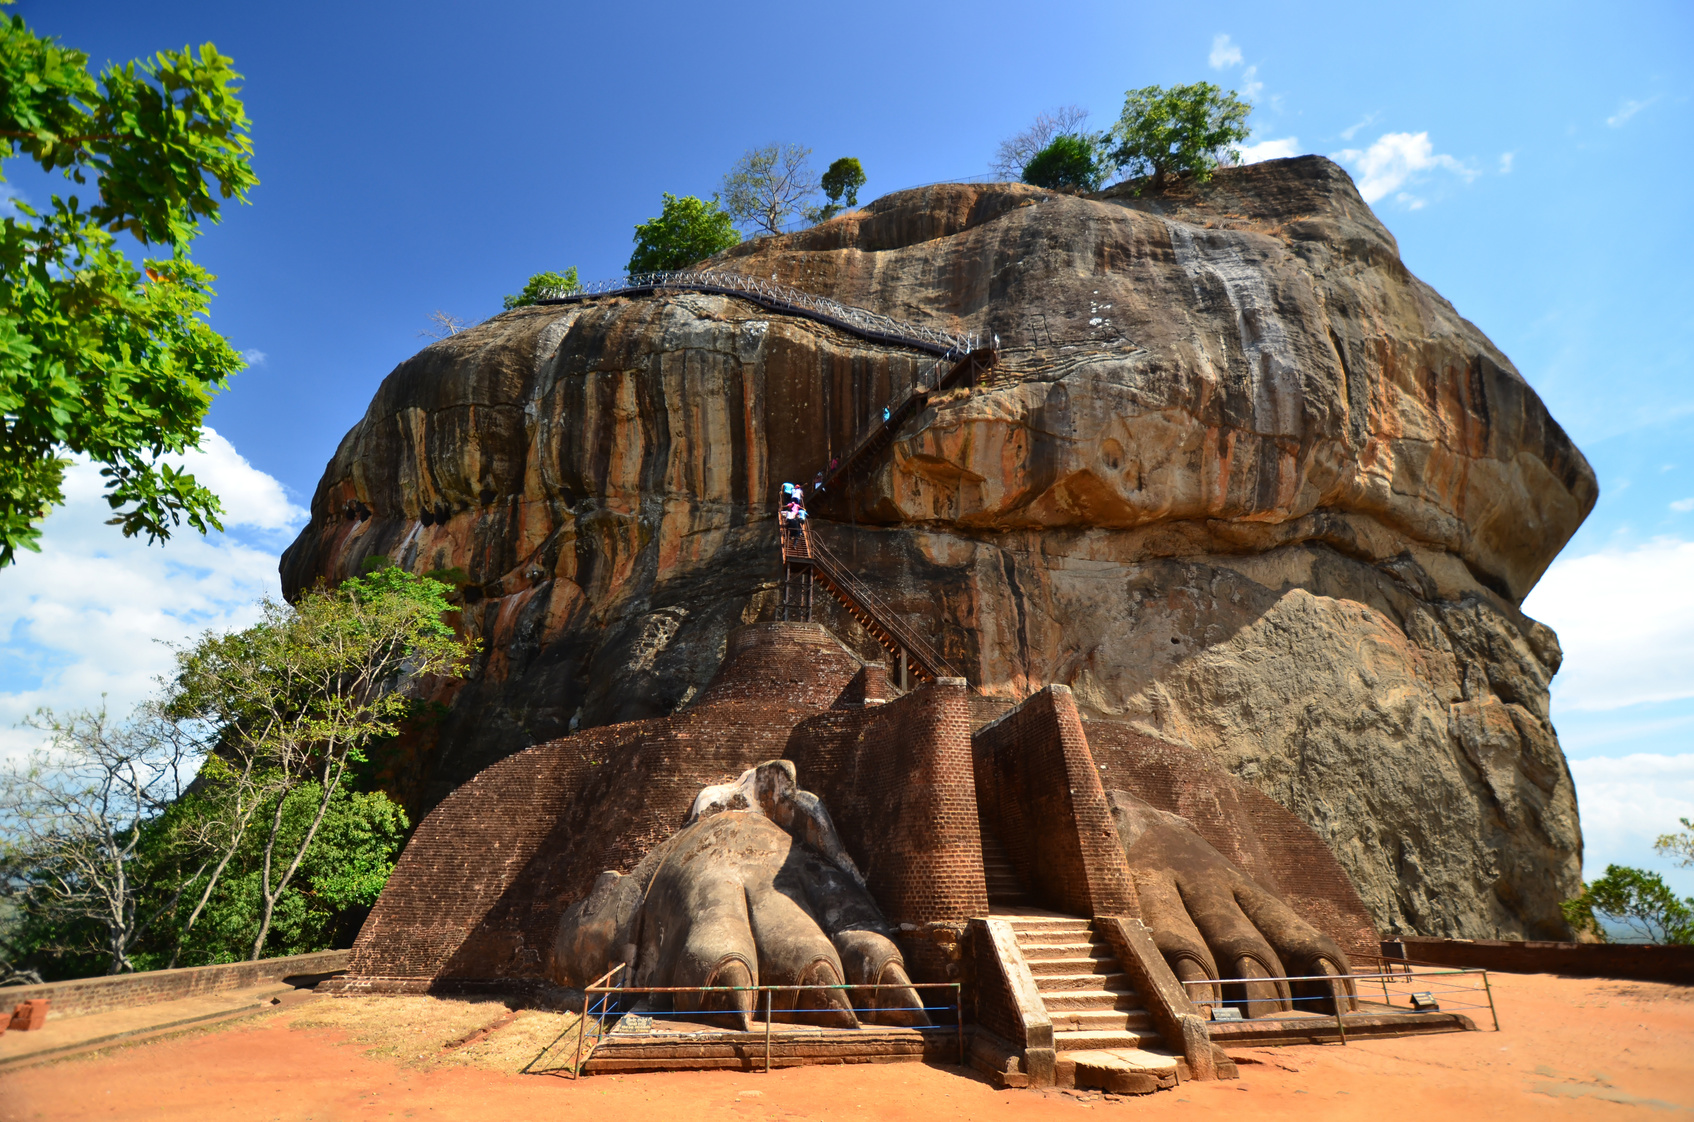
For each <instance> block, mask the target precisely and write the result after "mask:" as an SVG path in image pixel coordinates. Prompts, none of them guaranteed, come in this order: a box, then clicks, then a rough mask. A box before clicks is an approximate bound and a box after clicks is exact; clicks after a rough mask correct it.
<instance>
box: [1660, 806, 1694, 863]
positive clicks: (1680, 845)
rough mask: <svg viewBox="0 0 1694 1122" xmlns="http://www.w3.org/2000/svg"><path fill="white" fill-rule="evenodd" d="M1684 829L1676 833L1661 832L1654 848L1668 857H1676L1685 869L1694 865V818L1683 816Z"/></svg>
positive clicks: (1677, 861)
mask: <svg viewBox="0 0 1694 1122" xmlns="http://www.w3.org/2000/svg"><path fill="white" fill-rule="evenodd" d="M1680 821H1681V822H1682V829H1681V830H1679V831H1678V832H1676V833H1674V834H1660V835H1659V840H1658V841H1656V842H1654V843H1653V848H1654V849H1655V850H1657V851H1658V852H1660V853H1662V854H1664V855H1665V856H1666V857H1671V858H1675V860H1676V863H1677V864H1678V865H1680V866H1682V867H1683V868H1684V869H1686V868H1688V867H1690V866H1694V820H1691V819H1687V818H1683V819H1681V820H1680Z"/></svg>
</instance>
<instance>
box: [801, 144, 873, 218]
mask: <svg viewBox="0 0 1694 1122" xmlns="http://www.w3.org/2000/svg"><path fill="white" fill-rule="evenodd" d="M864 185H865V169H864V166H863V165H862V164H860V163H859V161H858V160H856V159H854V158H853V157H852V156H843V157H841V158H840V159H839V160H837V161H835V162H834V163H833V164H830V165H829V170H828V171H826V172H824V173H823V183H822V186H823V193H824V196H825V197H826V198H828V199H829V202H828V203H826V204H825V205H823V206H821V207H816V208H809V209H807V211H806V217H807V218H809V219H811V220H812V221H813V222H828V221H829V220H830V219H831V218H834V217H835V216H836V215H838V214H840V213H841V212H842V211H844V210H849V209H851V208H853V207H856V206H858V205H859V188H861V187H863V186H864Z"/></svg>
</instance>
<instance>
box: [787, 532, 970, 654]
mask: <svg viewBox="0 0 1694 1122" xmlns="http://www.w3.org/2000/svg"><path fill="white" fill-rule="evenodd" d="M801 533H802V534H803V535H804V537H805V538H806V542H807V546H808V548H809V551H810V552H811V555H812V564H813V565H814V566H815V567H816V568H817V569H818V571H819V572H821V573H822V574H823V576H824V583H825V584H826V585H827V586H829V588H830V591H832V592H834V593H835V594H836V595H837V596H840V597H843V598H845V599H851V600H855V601H857V602H858V603H857V605H856V606H857V607H858V608H859V609H860V610H861V611H863V612H864V613H865V614H866V615H868V616H870V617H871V618H873V619H875V620H876V622H877V625H878V626H880V627H881V628H883V629H884V630H885V631H887V632H888V634H889V636H890V637H891V638H892V639H893V640H894V641H895V642H896V643H898V644H899V645H900V646H901V647H902V648H904V649H905V651H906V655H907V658H908V660H915V661H916V662H917V663H918V671H919V673H920V674H921V675H923V676H924V677H928V678H956V677H958V676H959V675H958V674H957V673H955V672H954V670H953V668H952V667H951V666H949V665H947V661H946V660H945V659H943V658H942V657H941V655H940V654H939V653H937V652H936V650H935V649H934V648H933V647H931V646H930V645H929V644H928V643H926V642H924V641H923V640H922V639H920V638H918V636H917V635H916V634H915V633H913V632H912V631H911V630H909V629H908V628H907V627H906V625H905V624H903V623H901V622H900V618H899V617H898V616H897V615H895V614H894V610H893V609H892V608H890V607H889V606H888V605H887V604H885V603H883V602H882V600H881V598H880V597H878V596H877V595H876V593H874V592H872V591H871V590H870V588H869V587H868V586H867V585H866V584H865V582H864V581H862V580H860V579H859V578H858V577H856V576H854V575H853V574H852V572H851V571H849V570H848V568H847V566H845V565H843V564H842V563H841V559H840V558H838V557H836V556H835V554H834V553H832V552H831V551H830V550H829V548H828V547H827V546H825V545H824V544H823V542H821V541H819V540H818V539H817V538H815V537H813V536H812V535H811V530H810V527H809V526H802V527H801Z"/></svg>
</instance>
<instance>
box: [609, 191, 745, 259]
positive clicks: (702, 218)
mask: <svg viewBox="0 0 1694 1122" xmlns="http://www.w3.org/2000/svg"><path fill="white" fill-rule="evenodd" d="M740 240H741V235H740V234H738V233H736V232H735V226H734V223H733V222H732V220H731V219H730V216H729V215H728V214H727V213H725V212H724V211H723V209H722V208H720V207H719V206H718V200H717V197H716V196H713V197H712V201H711V202H706V201H705V200H704V199H697V198H695V197H694V196H693V195H684V196H683V197H682V198H680V199H679V198H677V197H676V196H675V195H673V194H671V193H670V192H668V191H667V192H665V206H664V210H663V211H662V212H661V213H660V214H659V216H658V217H657V218H649V219H648V220H647V221H645V222H643V223H641V224H640V225H639V226H637V227H636V228H635V252H634V253H632V254H630V255H629V264H628V265H626V266H625V269H626V270H627V271H628V272H630V273H663V272H669V271H670V270H672V269H686V268H687V267H688V266H690V265H692V264H694V263H695V262H697V261H704V260H705V259H706V258H708V257H710V256H712V254H714V253H722V252H723V251H724V250H726V249H728V248H729V247H730V246H732V245H735V244H736V243H737V242H739V241H740Z"/></svg>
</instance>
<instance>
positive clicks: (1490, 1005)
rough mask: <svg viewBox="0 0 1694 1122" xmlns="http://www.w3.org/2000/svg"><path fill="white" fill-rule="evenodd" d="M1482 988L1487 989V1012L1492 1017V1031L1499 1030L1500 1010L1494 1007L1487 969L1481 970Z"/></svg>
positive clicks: (1492, 990)
mask: <svg viewBox="0 0 1694 1122" xmlns="http://www.w3.org/2000/svg"><path fill="white" fill-rule="evenodd" d="M1482 988H1483V989H1485V990H1487V991H1488V1014H1489V1016H1491V1017H1493V1018H1494V1031H1495V1032H1499V1031H1500V1012H1499V1010H1497V1009H1495V1008H1494V987H1493V986H1491V985H1489V984H1488V971H1486V970H1484V971H1483V972H1482Z"/></svg>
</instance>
